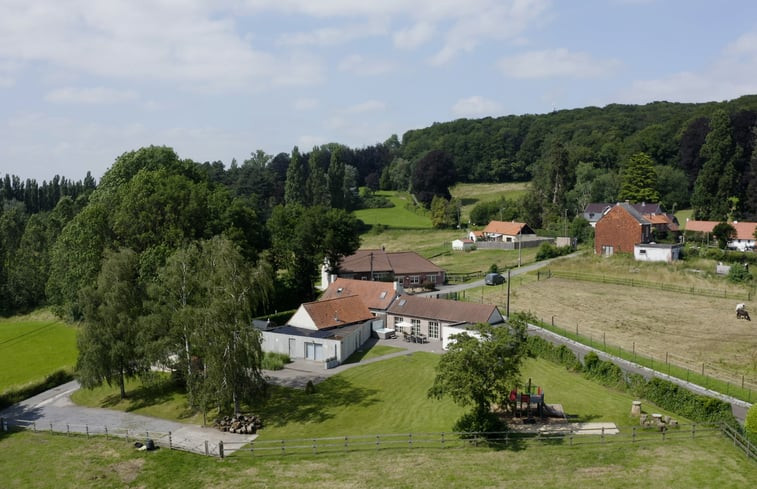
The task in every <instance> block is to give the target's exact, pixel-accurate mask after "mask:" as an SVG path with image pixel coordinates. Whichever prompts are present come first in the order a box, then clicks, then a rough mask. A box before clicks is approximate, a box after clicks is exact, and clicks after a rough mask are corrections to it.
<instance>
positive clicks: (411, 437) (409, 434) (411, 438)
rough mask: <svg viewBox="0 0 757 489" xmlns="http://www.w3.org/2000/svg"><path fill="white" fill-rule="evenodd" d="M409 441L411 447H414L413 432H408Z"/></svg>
mask: <svg viewBox="0 0 757 489" xmlns="http://www.w3.org/2000/svg"><path fill="white" fill-rule="evenodd" d="M407 443H408V445H409V446H410V448H413V434H412V433H408V434H407Z"/></svg>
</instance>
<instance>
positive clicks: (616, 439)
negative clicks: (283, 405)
mask: <svg viewBox="0 0 757 489" xmlns="http://www.w3.org/2000/svg"><path fill="white" fill-rule="evenodd" d="M9 427H10V425H9V423H8V421H6V420H5V419H3V418H0V431H6V432H7V431H8V430H9ZM13 427H15V428H22V429H27V430H31V431H34V432H35V433H36V432H49V433H51V434H63V435H65V436H78V437H81V438H82V439H87V438H89V437H92V436H104V437H105V438H106V439H108V438H110V437H118V438H123V439H125V440H126V442H127V443H131V442H135V441H146V440H147V439H151V440H153V442H154V444H155V446H156V447H163V448H167V449H169V450H182V451H187V452H192V453H197V454H202V455H205V456H209V457H219V458H225V457H226V456H227V455H229V454H230V453H234V454H235V456H269V457H270V456H282V455H293V454H301V455H302V454H324V453H335V452H352V451H372V450H391V449H411V450H413V449H425V450H428V449H447V448H468V447H484V446H489V447H494V448H505V449H507V448H510V449H522V448H525V447H532V446H536V447H538V446H541V445H550V446H565V447H578V446H582V445H596V444H618V443H648V442H666V441H668V442H669V441H675V440H684V439H686V440H688V439H695V438H705V437H714V436H721V435H723V436H726V437H727V438H728V439H730V440H732V441H733V444H734V446H735V447H737V448H738V449H739V450H741V451H742V452H744V454H745V456H746V457H747V458H748V459H749V460H752V461H755V462H757V446H755V445H754V444H753V443H751V442H750V441H749V440H748V439H747V438H746V437H744V436H743V435H742V434H741V433H739V432H738V431H736V430H734V429H733V428H731V427H729V426H728V425H726V424H724V423H720V424H696V423H695V424H691V425H678V426H675V427H672V428H663V429H660V428H643V427H640V426H626V427H621V428H617V429H612V430H610V429H607V428H604V427H597V428H585V427H580V428H576V427H575V426H574V425H559V424H558V425H552V426H550V425H547V426H544V427H541V428H539V429H535V430H533V431H501V432H472V433H469V432H465V433H463V432H441V433H394V434H377V435H357V436H337V437H327V438H295V439H288V440H255V441H252V442H228V441H227V442H226V443H224V442H223V441H219V442H217V443H210V442H208V441H207V440H205V441H200V442H195V443H192V444H182V443H176V440H174V439H173V437H172V434H171V432H167V433H162V432H154V431H149V432H148V431H139V430H129V429H123V428H115V427H107V426H89V425H76V424H65V425H56V426H54V425H52V424H50V425H47V426H40V425H38V424H37V423H36V422H33V421H14V422H13ZM64 427H65V428H64Z"/></svg>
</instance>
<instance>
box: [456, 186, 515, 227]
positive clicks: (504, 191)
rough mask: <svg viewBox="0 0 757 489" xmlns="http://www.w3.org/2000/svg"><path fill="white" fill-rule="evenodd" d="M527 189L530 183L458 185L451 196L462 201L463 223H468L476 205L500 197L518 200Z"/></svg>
mask: <svg viewBox="0 0 757 489" xmlns="http://www.w3.org/2000/svg"><path fill="white" fill-rule="evenodd" d="M527 187H528V182H511V183H458V184H457V185H455V186H454V187H452V188H451V189H450V194H452V197H455V198H457V199H460V200H461V201H462V203H463V208H462V216H463V222H468V216H469V215H470V212H471V210H473V208H474V207H475V206H476V204H478V203H480V202H490V201H492V200H497V199H499V198H500V197H507V198H508V199H511V200H517V199H519V198H520V197H522V196H523V195H525V194H526V192H527V190H526V189H527ZM478 224H481V223H478ZM484 224H485V223H484Z"/></svg>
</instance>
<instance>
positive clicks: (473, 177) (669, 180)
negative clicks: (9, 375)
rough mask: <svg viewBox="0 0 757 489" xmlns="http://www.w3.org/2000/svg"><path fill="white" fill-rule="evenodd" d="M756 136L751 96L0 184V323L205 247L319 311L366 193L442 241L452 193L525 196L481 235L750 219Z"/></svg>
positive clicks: (133, 161)
mask: <svg viewBox="0 0 757 489" xmlns="http://www.w3.org/2000/svg"><path fill="white" fill-rule="evenodd" d="M756 127H757V96H745V97H741V98H739V99H736V100H733V101H729V102H723V103H706V104H678V103H667V102H655V103H652V104H647V105H643V106H631V105H609V106H607V107H604V108H597V107H587V108H583V109H575V110H561V111H555V112H553V113H549V114H542V115H533V114H527V115H522V116H507V117H500V118H484V119H478V120H466V119H460V120H456V121H451V122H447V123H438V124H433V125H432V126H430V127H428V128H425V129H418V130H411V131H408V132H406V133H405V134H404V135H403V136H402V139H401V142H400V139H399V138H398V137H397V136H394V135H393V136H391V137H389V138H388V139H387V140H386V141H384V142H383V143H377V144H375V145H373V146H368V147H364V148H349V147H347V146H344V145H341V144H337V143H331V144H326V145H322V146H317V147H313V148H311V149H310V150H309V151H303V150H300V149H299V148H297V147H294V148H293V150H292V151H291V152H290V153H280V154H277V155H269V154H267V153H265V152H264V151H262V150H257V151H255V152H253V153H251V154H250V156H249V158H247V159H245V160H244V161H242V162H241V163H239V162H236V161H232V162H231V163H230V164H229V165H224V164H223V163H222V162H219V161H215V162H204V163H196V162H192V161H189V160H181V159H179V158H178V156H177V155H176V154H175V153H174V152H173V151H172V150H171V149H169V148H157V147H151V148H142V149H140V150H137V151H132V152H129V153H125V154H124V155H122V156H120V157H119V158H117V159H116V161H115V163H114V164H113V165H112V167H111V168H110V169H109V170H108V172H107V173H106V174H105V175H104V176H103V178H102V181H101V182H99V184H97V185H96V182H95V180H94V179H93V178H92V177H91V175H89V174H88V175H87V177H86V178H85V179H84V180H83V181H73V180H68V179H66V178H65V177H59V176H54V177H53V178H52V179H51V180H49V181H44V182H42V184H37V182H35V181H34V180H23V179H22V178H21V177H18V176H14V175H6V176H5V178H4V179H3V180H2V184H1V185H0V203H2V206H1V207H0V260H1V261H0V264H1V265H2V267H1V268H0V313H4V314H10V313H13V312H16V311H22V310H28V309H32V308H34V307H37V306H39V305H41V304H50V305H54V306H56V307H57V310H59V311H60V312H61V313H63V314H67V315H70V316H73V317H80V316H81V314H82V307H81V304H80V303H79V300H80V291H81V290H82V289H83V288H84V287H85V285H87V284H92V283H94V281H95V280H96V278H97V274H98V273H99V272H100V269H101V265H102V260H103V257H104V254H105V251H106V250H118V249H121V248H126V249H130V250H132V251H134V252H135V253H136V254H137V257H138V261H139V270H140V277H143V278H144V279H151V278H153V277H155V276H156V274H157V273H158V270H159V269H160V268H161V267H162V266H163V265H164V264H165V263H166V260H167V259H168V257H169V256H170V255H171V253H172V252H173V251H174V250H176V249H179V248H180V247H182V246H185V245H186V244H187V243H189V242H199V241H202V240H207V239H211V238H212V237H214V236H224V237H226V238H227V239H229V240H230V241H232V242H233V243H234V244H235V246H236V247H237V248H238V249H239V251H240V253H241V254H242V256H244V258H245V259H246V260H247V261H248V262H249V263H251V264H253V265H255V264H257V263H258V262H259V260H261V259H265V260H267V261H268V262H270V263H271V264H272V265H273V266H274V267H275V268H276V269H277V270H278V271H279V272H280V275H279V277H280V279H281V280H277V281H276V284H275V290H274V293H273V294H272V296H271V301H270V302H271V306H270V307H271V308H272V309H273V310H281V309H285V308H287V307H290V306H293V305H296V304H297V303H299V301H301V300H303V299H309V298H312V296H313V287H312V284H313V282H314V281H315V279H316V273H317V269H318V266H319V265H320V263H321V262H320V260H323V259H324V257H327V256H330V257H332V258H333V256H334V255H333V253H334V252H335V251H334V250H337V247H336V246H335V245H334V241H338V240H342V241H343V242H346V243H349V246H348V247H347V248H349V247H352V246H355V243H356V242H355V240H349V239H345V238H344V236H346V235H347V234H348V233H349V232H351V230H356V229H357V228H358V227H359V226H358V224H359V223H358V222H357V221H356V220H355V219H354V217H352V215H351V214H350V211H352V210H354V209H357V208H360V207H361V206H362V205H363V199H361V197H360V195H361V194H360V193H359V192H358V188H360V187H366V188H367V189H369V190H376V189H379V188H381V189H398V190H403V191H410V192H412V193H413V194H414V195H415V197H416V198H417V200H418V202H419V203H420V204H421V205H423V206H425V207H427V208H428V209H430V211H431V215H432V219H433V222H434V225H435V226H437V227H450V226H458V225H463V223H461V222H460V206H461V203H460V202H455V201H452V200H451V199H450V194H449V187H450V186H451V185H454V184H455V183H457V182H477V181H481V182H504V181H530V184H529V190H528V192H527V194H526V196H525V197H523V198H522V199H518V200H510V201H505V200H496V201H492V202H486V203H482V204H480V205H479V206H478V207H477V208H475V209H474V210H473V212H472V213H471V216H470V217H471V223H472V224H478V225H481V224H484V223H485V222H486V221H487V220H490V219H495V218H499V219H505V220H509V219H520V220H524V221H526V222H528V223H529V225H530V226H532V227H534V228H551V227H558V226H559V227H560V228H562V227H563V226H564V224H565V222H566V221H569V220H572V219H573V217H574V216H576V215H578V214H579V212H580V210H582V209H583V207H584V206H585V205H586V204H588V203H590V202H612V201H616V200H624V199H629V200H634V201H641V200H645V201H646V200H650V201H651V200H658V199H659V201H660V202H661V203H662V204H663V206H664V207H665V208H666V209H667V210H669V211H674V210H676V209H680V208H685V207H689V206H692V207H693V208H694V210H695V215H696V217H697V218H701V219H713V220H722V219H726V218H733V219H742V220H744V219H757V152H755V128H756ZM368 195H371V194H370V192H368ZM374 200H375V199H374ZM324 219H325V220H326V221H324ZM329 223H334V224H333V229H331V228H329V226H330V224H329ZM323 230H328V232H324V231H323ZM312 235H317V236H318V237H319V238H324V239H319V240H316V241H315V242H313V240H312V239H311V236H312ZM332 235H334V236H338V237H339V238H338V239H337V238H330V237H329V236H332ZM327 241H330V242H331V243H330V244H326V242H327ZM337 251H338V252H339V253H344V252H346V251H348V250H345V249H341V250H337ZM294 256H296V257H297V259H293V258H292V257H294Z"/></svg>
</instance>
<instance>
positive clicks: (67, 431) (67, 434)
mask: <svg viewBox="0 0 757 489" xmlns="http://www.w3.org/2000/svg"><path fill="white" fill-rule="evenodd" d="M66 436H71V426H70V425H69V424H68V423H66Z"/></svg>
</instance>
